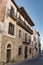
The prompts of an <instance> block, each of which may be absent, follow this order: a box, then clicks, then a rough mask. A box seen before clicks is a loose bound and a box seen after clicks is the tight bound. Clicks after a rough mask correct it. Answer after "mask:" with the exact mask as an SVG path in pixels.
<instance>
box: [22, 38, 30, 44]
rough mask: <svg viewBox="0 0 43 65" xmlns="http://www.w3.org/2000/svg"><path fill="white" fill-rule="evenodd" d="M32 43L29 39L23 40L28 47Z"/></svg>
mask: <svg viewBox="0 0 43 65" xmlns="http://www.w3.org/2000/svg"><path fill="white" fill-rule="evenodd" d="M30 43H31V39H29V40H28V39H26V38H24V39H23V44H27V45H28V44H30Z"/></svg>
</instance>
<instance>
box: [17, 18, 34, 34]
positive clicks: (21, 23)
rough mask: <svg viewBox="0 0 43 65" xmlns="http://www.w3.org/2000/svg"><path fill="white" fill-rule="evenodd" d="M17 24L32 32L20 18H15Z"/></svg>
mask: <svg viewBox="0 0 43 65" xmlns="http://www.w3.org/2000/svg"><path fill="white" fill-rule="evenodd" d="M17 24H18V25H19V26H21V27H22V28H23V29H25V30H26V31H27V32H29V33H30V34H33V31H32V30H31V28H30V27H29V26H27V25H26V23H25V22H24V21H22V20H21V19H20V18H18V19H17Z"/></svg>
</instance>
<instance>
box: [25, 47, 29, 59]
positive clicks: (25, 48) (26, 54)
mask: <svg viewBox="0 0 43 65" xmlns="http://www.w3.org/2000/svg"><path fill="white" fill-rule="evenodd" d="M27 50H28V48H27V46H25V56H24V57H25V58H27Z"/></svg>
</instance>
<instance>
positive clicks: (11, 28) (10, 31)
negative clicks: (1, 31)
mask: <svg viewBox="0 0 43 65" xmlns="http://www.w3.org/2000/svg"><path fill="white" fill-rule="evenodd" d="M8 33H9V34H11V35H14V25H13V24H12V23H10V22H9V29H8Z"/></svg>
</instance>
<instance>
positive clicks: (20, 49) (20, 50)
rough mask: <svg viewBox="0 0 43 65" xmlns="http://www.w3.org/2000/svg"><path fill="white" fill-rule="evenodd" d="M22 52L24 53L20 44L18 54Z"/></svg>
mask: <svg viewBox="0 0 43 65" xmlns="http://www.w3.org/2000/svg"><path fill="white" fill-rule="evenodd" d="M21 54H22V47H21V46H20V47H19V49H18V55H21Z"/></svg>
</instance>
